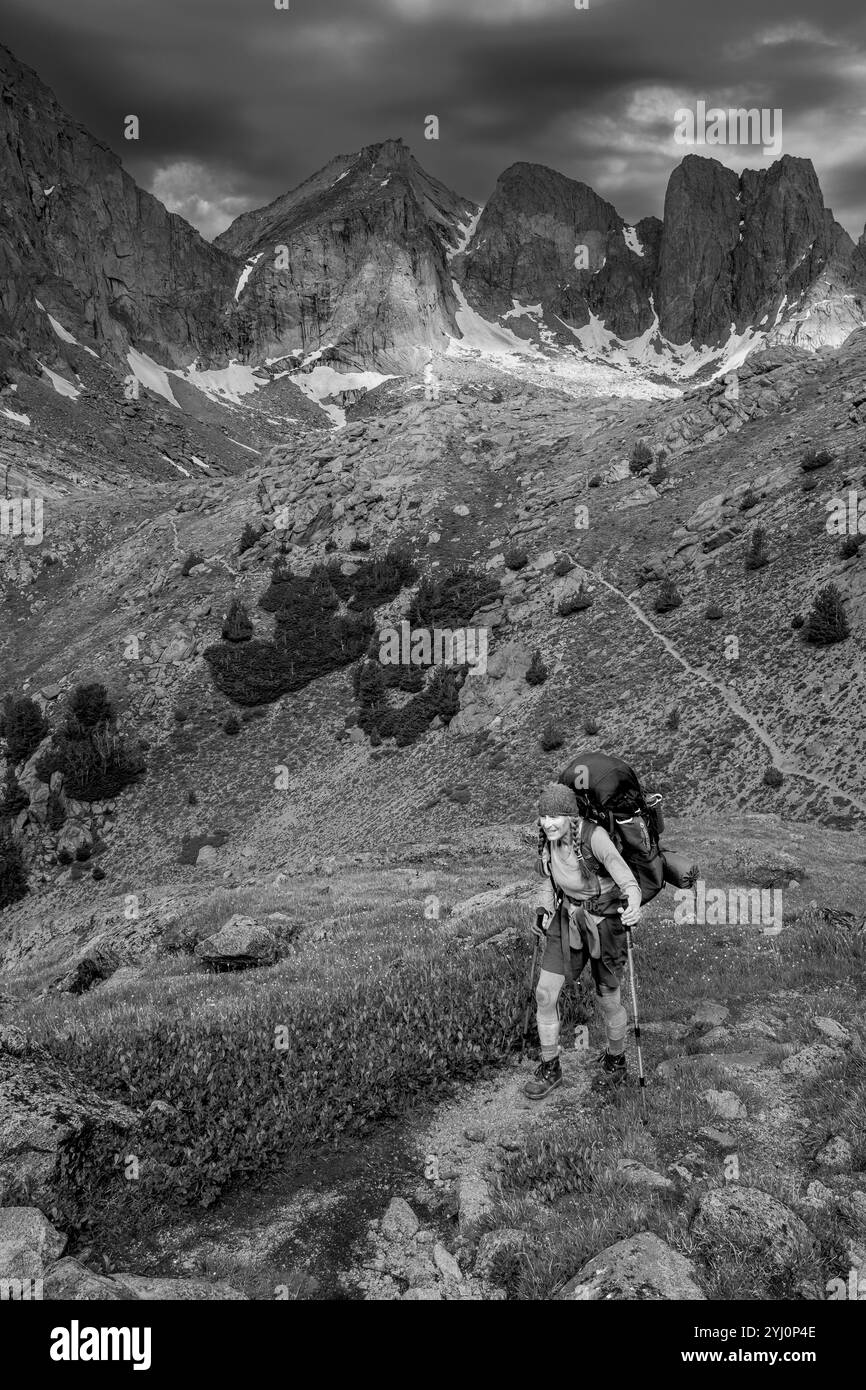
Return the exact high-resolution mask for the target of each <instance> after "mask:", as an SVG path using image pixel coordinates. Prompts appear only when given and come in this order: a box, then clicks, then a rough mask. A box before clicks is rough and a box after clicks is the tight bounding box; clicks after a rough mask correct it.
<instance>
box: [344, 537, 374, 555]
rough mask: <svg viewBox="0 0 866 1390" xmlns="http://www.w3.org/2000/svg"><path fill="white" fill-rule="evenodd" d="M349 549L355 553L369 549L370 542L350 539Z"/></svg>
mask: <svg viewBox="0 0 866 1390" xmlns="http://www.w3.org/2000/svg"><path fill="white" fill-rule="evenodd" d="M349 549H350V550H354V551H355V552H356V553H361V552H363V551H365V550H369V549H370V542H369V541H362V540H357V539H356V540H354V541H352V543H351V545H350V546H349Z"/></svg>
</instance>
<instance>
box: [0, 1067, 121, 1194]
mask: <svg viewBox="0 0 866 1390" xmlns="http://www.w3.org/2000/svg"><path fill="white" fill-rule="evenodd" d="M137 1122H138V1116H137V1115H136V1113H135V1111H133V1110H130V1109H129V1108H128V1107H127V1106H125V1105H121V1104H120V1103H119V1102H117V1101H106V1100H103V1099H101V1098H100V1097H98V1096H96V1095H95V1094H94V1093H93V1092H91V1091H89V1090H88V1089H87V1088H86V1087H83V1086H81V1085H78V1084H75V1083H72V1082H67V1081H66V1080H64V1079H62V1078H61V1077H60V1076H59V1075H58V1073H57V1072H56V1070H55V1069H54V1068H53V1067H52V1066H49V1065H48V1064H47V1063H46V1062H44V1061H42V1060H41V1059H35V1058H34V1059H27V1060H25V1059H23V1058H20V1057H13V1056H11V1055H10V1054H9V1053H8V1052H2V1053H0V1186H3V1185H6V1186H8V1188H9V1189H11V1190H12V1191H14V1190H16V1187H18V1186H24V1185H26V1187H27V1191H28V1194H29V1199H30V1201H31V1202H32V1203H33V1204H34V1205H35V1206H39V1207H44V1208H47V1209H49V1210H50V1208H51V1207H52V1205H53V1203H54V1184H55V1181H56V1178H57V1173H58V1167H59V1165H60V1163H61V1160H62V1159H63V1158H64V1157H65V1156H66V1155H67V1154H69V1153H71V1152H76V1153H81V1152H82V1151H86V1150H87V1149H88V1148H89V1147H91V1146H94V1147H97V1148H98V1149H99V1150H100V1151H108V1150H113V1149H117V1148H120V1147H121V1145H122V1144H123V1143H124V1142H125V1140H126V1136H127V1135H128V1134H129V1132H130V1131H131V1130H132V1129H133V1128H134V1127H135V1125H136V1124H137Z"/></svg>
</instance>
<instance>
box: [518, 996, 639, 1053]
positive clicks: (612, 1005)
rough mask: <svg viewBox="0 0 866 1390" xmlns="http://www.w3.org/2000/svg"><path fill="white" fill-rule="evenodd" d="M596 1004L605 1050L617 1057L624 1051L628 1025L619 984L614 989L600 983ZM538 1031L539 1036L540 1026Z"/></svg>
mask: <svg viewBox="0 0 866 1390" xmlns="http://www.w3.org/2000/svg"><path fill="white" fill-rule="evenodd" d="M598 1005H599V1008H600V1010H601V1015H602V1020H603V1022H604V1033H605V1038H606V1039H607V1050H608V1052H609V1053H610V1055H611V1057H618V1056H619V1055H620V1053H622V1052H625V1035H626V1029H627V1026H628V1014H627V1013H626V1011H625V1008H624V1007H623V1002H622V996H621V994H620V987H619V985H617V987H616V989H610V988H609V986H607V985H601V986H600V987H599V990H598ZM538 1032H539V1036H540V1035H541V1029H540V1028H539V1030H538Z"/></svg>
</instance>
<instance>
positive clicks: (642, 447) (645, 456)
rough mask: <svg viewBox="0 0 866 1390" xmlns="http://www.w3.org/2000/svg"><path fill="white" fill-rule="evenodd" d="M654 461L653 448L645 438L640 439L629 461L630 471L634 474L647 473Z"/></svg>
mask: <svg viewBox="0 0 866 1390" xmlns="http://www.w3.org/2000/svg"><path fill="white" fill-rule="evenodd" d="M652 461H653V451H652V449H651V448H650V447H649V445H648V444H647V443H646V442H645V441H644V440H643V439H638V440H637V441H636V443H635V445H634V447H633V448H632V451H631V457H630V459H629V461H628V467H629V472H630V473H634V474H638V473H645V472H646V471H647V469H648V468H649V467H650V465H651V463H652Z"/></svg>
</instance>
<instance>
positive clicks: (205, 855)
mask: <svg viewBox="0 0 866 1390" xmlns="http://www.w3.org/2000/svg"><path fill="white" fill-rule="evenodd" d="M216 862H217V852H216V849H215V847H214V846H213V845H202V847H201V849H200V850H199V852H198V854H197V855H196V861H195V866H196V868H197V869H209V868H212V867H213V866H214V865H215V864H216Z"/></svg>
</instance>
